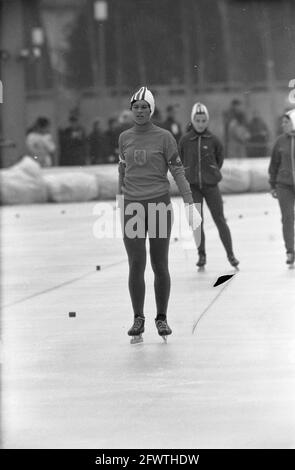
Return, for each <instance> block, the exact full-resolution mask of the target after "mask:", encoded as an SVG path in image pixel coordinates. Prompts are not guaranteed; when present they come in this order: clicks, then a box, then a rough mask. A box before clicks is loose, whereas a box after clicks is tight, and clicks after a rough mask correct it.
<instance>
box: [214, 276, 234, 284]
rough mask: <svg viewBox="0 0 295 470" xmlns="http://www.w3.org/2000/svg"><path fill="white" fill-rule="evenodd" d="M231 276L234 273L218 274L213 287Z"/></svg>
mask: <svg viewBox="0 0 295 470" xmlns="http://www.w3.org/2000/svg"><path fill="white" fill-rule="evenodd" d="M233 276H234V274H224V276H219V278H218V279H217V281H216V282H215V284H214V286H213V287H217V286H220V284H223V283H224V282H226V281H228V280H229V279H231V278H232V277H233Z"/></svg>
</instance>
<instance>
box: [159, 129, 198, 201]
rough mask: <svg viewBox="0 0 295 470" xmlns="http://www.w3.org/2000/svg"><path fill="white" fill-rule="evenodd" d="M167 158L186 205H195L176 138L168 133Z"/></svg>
mask: <svg viewBox="0 0 295 470" xmlns="http://www.w3.org/2000/svg"><path fill="white" fill-rule="evenodd" d="M164 149H165V158H166V160H167V164H168V168H169V171H170V173H171V175H172V176H173V178H174V181H175V183H176V185H177V187H178V190H179V192H180V194H181V196H182V198H183V200H184V202H185V203H188V204H193V203H194V201H193V196H192V192H191V188H190V185H189V183H188V181H187V179H186V177H185V173H184V167H183V165H182V161H181V158H180V156H179V152H178V149H177V143H176V140H175V139H174V137H173V136H172V135H171V134H170V133H169V132H168V133H167V134H166V136H165V146H164Z"/></svg>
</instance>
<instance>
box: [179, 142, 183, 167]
mask: <svg viewBox="0 0 295 470" xmlns="http://www.w3.org/2000/svg"><path fill="white" fill-rule="evenodd" d="M178 153H179V156H180V159H181V161H182V164H183V163H184V155H183V137H181V138H180V140H179V142H178Z"/></svg>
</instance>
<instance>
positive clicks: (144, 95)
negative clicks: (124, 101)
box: [130, 86, 155, 116]
mask: <svg viewBox="0 0 295 470" xmlns="http://www.w3.org/2000/svg"><path fill="white" fill-rule="evenodd" d="M139 100H144V101H146V102H147V103H148V105H149V107H150V110H151V116H152V115H153V114H154V111H155V99H154V96H153V94H152V92H151V91H150V90H149V89H148V88H147V87H146V86H142V87H141V88H140V89H139V90H138V91H137V92H136V93H134V95H133V96H132V98H131V100H130V104H131V106H132V105H133V103H134V102H135V101H139Z"/></svg>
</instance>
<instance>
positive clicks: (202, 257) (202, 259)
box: [196, 253, 206, 271]
mask: <svg viewBox="0 0 295 470" xmlns="http://www.w3.org/2000/svg"><path fill="white" fill-rule="evenodd" d="M205 264H206V255H205V254H203V253H200V254H199V259H198V261H197V263H196V266H198V268H199V269H198V271H204V269H205Z"/></svg>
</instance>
